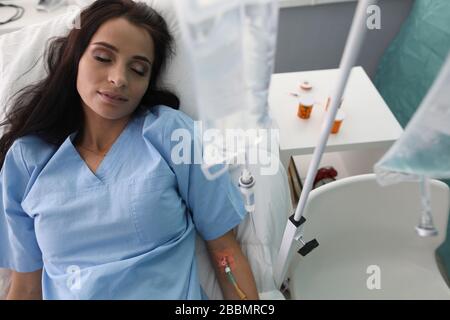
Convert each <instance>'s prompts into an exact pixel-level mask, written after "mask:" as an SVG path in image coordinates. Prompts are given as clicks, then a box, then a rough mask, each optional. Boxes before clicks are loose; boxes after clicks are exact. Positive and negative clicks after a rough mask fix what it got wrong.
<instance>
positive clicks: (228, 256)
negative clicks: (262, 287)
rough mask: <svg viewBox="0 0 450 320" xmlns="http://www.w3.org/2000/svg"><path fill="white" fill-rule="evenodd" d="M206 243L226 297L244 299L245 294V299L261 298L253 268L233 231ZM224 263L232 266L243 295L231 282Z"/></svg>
mask: <svg viewBox="0 0 450 320" xmlns="http://www.w3.org/2000/svg"><path fill="white" fill-rule="evenodd" d="M206 245H207V248H208V252H209V255H210V258H211V260H212V264H213V266H214V270H215V272H216V275H217V278H218V280H219V284H220V287H221V289H222V293H223V296H224V298H225V299H227V300H239V299H242V297H243V294H244V295H245V299H248V300H257V299H259V296H258V290H257V289H256V284H255V279H254V278H253V273H252V270H251V269H250V265H249V263H248V261H247V258H246V257H245V256H244V254H243V253H242V251H241V248H240V246H239V243H238V242H237V241H236V238H235V236H234V233H233V231H229V232H227V233H226V234H225V235H223V236H222V237H220V238H217V239H215V240H210V241H206ZM224 264H227V265H228V266H229V267H230V269H231V273H232V276H233V277H234V279H235V281H236V284H237V286H238V287H239V289H240V290H241V292H242V293H241V296H240V295H239V294H238V291H237V290H236V288H235V286H234V285H233V283H232V282H230V280H229V279H230V275H227V273H226V272H225V265H224ZM239 289H238V290H239Z"/></svg>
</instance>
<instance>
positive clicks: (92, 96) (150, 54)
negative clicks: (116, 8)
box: [77, 18, 154, 120]
mask: <svg viewBox="0 0 450 320" xmlns="http://www.w3.org/2000/svg"><path fill="white" fill-rule="evenodd" d="M153 60H154V44H153V39H152V38H151V36H150V34H149V33H148V31H147V30H145V29H144V28H141V27H138V26H135V25H133V24H131V23H130V22H128V20H126V19H124V18H116V19H111V20H108V21H107V22H105V23H104V24H102V25H101V26H100V28H99V29H98V30H97V32H96V33H95V34H94V36H93V37H92V39H91V42H90V43H89V46H88V47H87V48H86V50H85V52H84V53H83V56H82V57H81V59H80V62H79V65H78V75H77V90H78V93H79V94H80V97H81V101H82V105H83V108H84V109H85V112H86V111H87V113H88V114H89V113H91V112H90V111H93V112H94V113H95V114H97V115H99V116H101V117H103V118H106V119H110V120H118V119H121V118H124V117H127V116H129V115H130V114H131V113H133V111H134V110H135V109H136V107H137V106H138V105H139V102H140V101H141V99H142V97H143V95H144V93H145V92H146V90H147V87H148V84H149V81H150V74H151V66H152V63H153Z"/></svg>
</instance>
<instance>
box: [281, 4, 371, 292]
mask: <svg viewBox="0 0 450 320" xmlns="http://www.w3.org/2000/svg"><path fill="white" fill-rule="evenodd" d="M376 1H377V0H359V1H358V6H357V8H356V12H355V16H354V18H353V22H352V26H351V29H350V33H349V36H348V39H347V43H346V45H345V49H344V53H343V56H342V59H341V64H340V67H339V78H338V80H337V82H336V87H335V88H334V91H333V94H332V96H331V105H330V108H329V112H328V115H327V117H326V119H325V122H324V123H323V125H322V130H321V134H320V138H319V141H318V144H317V147H316V148H315V150H314V154H313V158H312V162H311V164H310V166H309V168H308V173H307V176H306V181H305V185H304V187H303V190H302V192H301V195H300V199H299V203H298V205H297V209H296V210H295V214H294V215H292V216H291V217H290V218H289V220H288V222H287V225H286V228H285V230H284V235H283V240H282V242H281V247H280V250H279V253H278V257H277V260H276V264H275V267H274V277H275V285H276V286H277V288H281V287H282V285H283V281H284V280H285V279H286V274H287V271H288V267H289V264H290V262H291V260H292V247H293V244H294V239H295V240H297V241H299V242H300V243H301V244H302V245H303V248H301V249H300V250H299V253H300V254H302V255H303V256H304V255H306V254H308V253H309V252H310V251H311V250H313V249H314V248H315V247H317V246H318V245H319V244H318V243H317V241H316V240H315V239H314V240H312V241H310V242H308V243H306V244H305V242H304V241H303V238H302V225H303V223H304V222H305V220H306V219H305V218H304V217H303V212H304V209H305V205H306V202H307V200H308V196H309V193H310V191H311V189H312V184H313V181H314V177H315V174H316V172H317V169H318V166H319V164H320V160H321V158H322V154H323V152H324V150H325V146H326V143H327V141H328V137H329V134H330V131H331V127H332V125H333V122H334V119H335V117H336V113H337V110H338V106H339V101H341V98H342V95H343V92H344V89H345V85H346V84H347V81H348V78H349V75H350V72H351V69H352V67H353V65H354V64H355V62H356V59H357V57H358V55H359V51H360V49H361V46H362V42H363V40H364V36H365V33H366V29H367V25H366V17H367V16H366V14H367V13H366V12H367V8H368V6H370V5H372V4H375V3H376Z"/></svg>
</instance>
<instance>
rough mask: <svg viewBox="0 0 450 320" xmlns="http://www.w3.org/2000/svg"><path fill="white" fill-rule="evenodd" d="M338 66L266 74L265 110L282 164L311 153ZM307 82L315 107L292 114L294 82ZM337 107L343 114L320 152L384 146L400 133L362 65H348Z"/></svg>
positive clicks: (296, 88)
mask: <svg viewBox="0 0 450 320" xmlns="http://www.w3.org/2000/svg"><path fill="white" fill-rule="evenodd" d="M338 71H339V70H338V69H329V70H317V71H306V72H292V73H279V74H274V75H273V76H272V81H271V85H270V91H269V106H270V112H271V115H272V117H273V118H274V120H275V121H276V122H277V124H278V126H279V129H280V159H281V162H282V164H283V165H284V167H285V168H287V164H288V163H289V158H290V156H294V155H308V154H312V153H313V152H314V148H315V146H316V144H317V142H318V139H319V135H320V131H321V129H322V123H323V121H324V119H325V115H326V111H325V103H326V100H327V98H328V96H329V95H330V93H331V92H332V90H333V88H334V87H333V86H334V84H335V81H336V79H337V77H338ZM303 81H308V82H310V83H311V85H312V86H313V91H312V92H311V94H312V95H313V96H314V98H315V100H316V101H318V102H320V103H321V104H322V106H318V105H315V106H314V108H313V111H312V114H311V117H310V119H307V120H304V119H300V118H299V117H298V116H297V110H298V97H294V96H292V95H291V93H297V94H299V93H300V92H299V86H300V83H301V82H303ZM343 98H344V100H343V103H342V106H341V109H342V110H343V111H344V112H345V114H346V117H345V120H344V121H343V123H342V126H341V129H340V131H339V133H337V134H331V135H330V137H329V139H328V142H327V146H326V148H325V152H345V151H362V152H365V150H367V149H373V148H375V149H377V148H378V149H380V148H381V149H386V150H387V149H388V148H389V147H390V146H391V145H392V144H393V142H394V141H396V140H397V139H398V138H399V137H400V135H401V134H402V132H403V129H402V127H401V126H400V124H399V123H398V122H397V120H396V119H395V117H394V115H393V114H392V112H391V111H390V109H389V107H388V106H387V105H386V103H385V102H384V100H383V98H382V97H381V96H380V94H379V93H378V91H377V89H376V88H375V86H374V85H373V84H372V82H371V80H370V79H369V77H368V76H367V74H366V72H365V71H364V69H363V68H362V67H354V68H353V69H352V72H351V75H350V78H349V81H348V83H347V87H346V90H345V92H344V96H343Z"/></svg>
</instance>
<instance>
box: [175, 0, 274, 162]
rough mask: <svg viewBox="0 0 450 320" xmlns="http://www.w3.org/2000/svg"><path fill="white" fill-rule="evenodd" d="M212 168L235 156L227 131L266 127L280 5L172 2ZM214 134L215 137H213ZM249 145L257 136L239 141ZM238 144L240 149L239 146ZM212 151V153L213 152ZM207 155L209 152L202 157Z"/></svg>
mask: <svg viewBox="0 0 450 320" xmlns="http://www.w3.org/2000/svg"><path fill="white" fill-rule="evenodd" d="M174 1H175V8H176V13H177V17H178V21H179V25H180V32H181V36H182V41H183V44H184V46H185V47H186V48H187V49H188V56H187V58H188V61H189V68H190V76H191V79H192V86H193V88H194V94H195V99H196V104H197V105H196V108H197V114H198V116H199V120H200V121H202V129H203V130H205V131H206V130H210V129H213V130H215V132H214V133H213V134H210V135H209V139H206V140H203V141H202V142H203V147H204V148H203V150H204V151H205V150H206V151H208V150H209V151H211V152H206V153H209V154H212V155H213V156H212V157H210V159H209V160H210V161H209V162H210V163H223V162H224V161H225V162H226V160H227V159H228V160H229V158H230V157H231V158H232V157H235V156H236V151H237V152H238V153H239V152H244V153H245V150H227V145H226V144H224V143H223V142H224V141H225V136H226V134H225V131H226V130H228V129H233V130H237V131H238V130H248V129H259V128H268V127H269V126H270V124H271V121H270V116H269V107H268V92H269V85H270V79H271V75H272V73H273V66H274V57H275V47H276V32H277V25H278V2H277V0H227V1H221V0H174ZM210 133H211V132H210ZM236 138H237V139H238V140H239V139H240V140H242V139H245V143H244V144H247V146H246V148H245V149H246V150H248V148H250V147H251V146H249V144H256V143H257V142H258V141H260V140H261V139H259V138H258V137H256V138H254V135H249V136H245V137H242V136H241V137H236ZM234 145H242V143H241V142H237V143H235V144H234ZM212 150H214V151H212ZM204 156H205V152H204Z"/></svg>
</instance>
